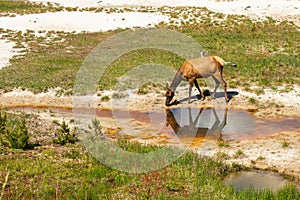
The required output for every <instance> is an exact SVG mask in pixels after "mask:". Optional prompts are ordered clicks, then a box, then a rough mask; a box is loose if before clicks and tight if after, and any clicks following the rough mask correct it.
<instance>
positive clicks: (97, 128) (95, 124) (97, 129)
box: [92, 118, 104, 137]
mask: <svg viewBox="0 0 300 200" xmlns="http://www.w3.org/2000/svg"><path fill="white" fill-rule="evenodd" d="M92 131H93V134H94V136H95V137H104V134H103V132H102V127H101V125H100V121H99V120H97V119H96V118H95V119H93V121H92Z"/></svg>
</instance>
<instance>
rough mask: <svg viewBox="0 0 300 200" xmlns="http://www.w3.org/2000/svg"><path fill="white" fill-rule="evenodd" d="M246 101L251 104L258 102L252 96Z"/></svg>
mask: <svg viewBox="0 0 300 200" xmlns="http://www.w3.org/2000/svg"><path fill="white" fill-rule="evenodd" d="M248 101H249V103H251V104H257V103H258V101H257V100H256V99H255V98H254V97H250V98H249V100H248Z"/></svg>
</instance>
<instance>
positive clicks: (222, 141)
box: [218, 140, 230, 147]
mask: <svg viewBox="0 0 300 200" xmlns="http://www.w3.org/2000/svg"><path fill="white" fill-rule="evenodd" d="M218 146H219V147H230V145H229V143H228V142H226V141H224V140H218Z"/></svg>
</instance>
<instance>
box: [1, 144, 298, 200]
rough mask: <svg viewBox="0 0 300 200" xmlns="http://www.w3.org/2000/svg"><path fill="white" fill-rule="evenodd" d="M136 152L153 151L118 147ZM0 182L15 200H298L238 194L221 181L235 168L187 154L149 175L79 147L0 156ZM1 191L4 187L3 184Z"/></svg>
mask: <svg viewBox="0 0 300 200" xmlns="http://www.w3.org/2000/svg"><path fill="white" fill-rule="evenodd" d="M118 144H119V145H120V146H121V147H122V148H124V149H127V150H130V151H135V152H148V151H153V150H157V148H158V147H155V146H143V145H140V144H138V143H128V142H124V141H123V142H119V143H118ZM0 163H1V164H0V181H1V182H2V181H4V179H5V176H6V175H7V172H8V171H9V172H10V173H9V178H8V182H7V186H6V188H5V192H4V198H7V197H10V198H11V199H23V198H28V199H53V198H55V199H112V198H116V199H146V198H151V199H191V198H194V199H298V198H299V197H300V192H299V191H297V190H296V189H295V187H294V186H287V187H285V188H283V189H282V190H281V191H279V192H278V193H277V194H275V193H272V192H270V191H255V190H252V189H248V190H245V191H241V192H237V191H235V190H234V189H233V188H231V187H230V186H225V185H224V184H223V183H222V180H223V178H224V177H225V176H227V175H228V174H229V173H232V172H234V171H235V169H234V168H231V167H229V166H226V165H225V164H223V163H221V162H219V161H215V160H212V159H209V158H199V157H198V156H197V155H196V154H194V153H185V154H184V155H183V156H182V157H181V158H180V159H178V160H177V161H176V162H174V163H172V164H171V165H169V166H168V167H166V168H163V169H161V170H159V171H155V172H151V173H146V174H130V173H125V172H121V171H117V170H113V169H111V168H109V167H106V166H105V165H103V164H101V163H100V162H98V161H97V160H95V159H94V158H93V157H92V156H91V155H90V154H89V153H87V152H86V151H85V150H84V148H82V147H81V145H78V144H77V145H69V146H65V147H63V148H62V147H60V148H57V147H56V148H52V147H51V146H46V147H38V148H36V150H32V151H24V152H11V151H10V150H5V151H4V152H3V153H2V155H1V157H0ZM0 186H1V184H0Z"/></svg>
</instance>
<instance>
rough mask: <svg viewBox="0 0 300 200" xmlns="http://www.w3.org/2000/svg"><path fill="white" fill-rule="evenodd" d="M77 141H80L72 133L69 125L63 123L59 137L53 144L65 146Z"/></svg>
mask: <svg viewBox="0 0 300 200" xmlns="http://www.w3.org/2000/svg"><path fill="white" fill-rule="evenodd" d="M76 141H78V139H77V137H76V135H75V134H74V133H71V129H70V127H69V125H68V124H67V123H66V122H65V121H63V122H62V123H61V125H60V127H59V128H58V133H57V137H56V138H55V139H54V140H53V143H55V144H60V145H65V144H67V143H70V144H74V143H75V142H76Z"/></svg>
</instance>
